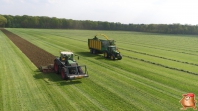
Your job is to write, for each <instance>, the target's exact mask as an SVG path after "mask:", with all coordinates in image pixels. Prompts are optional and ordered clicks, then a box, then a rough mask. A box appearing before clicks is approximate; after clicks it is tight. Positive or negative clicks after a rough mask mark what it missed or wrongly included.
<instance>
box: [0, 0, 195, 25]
mask: <svg viewBox="0 0 198 111" xmlns="http://www.w3.org/2000/svg"><path fill="white" fill-rule="evenodd" d="M0 14H3V15H30V16H48V17H57V18H66V19H73V20H92V21H108V22H120V23H124V24H129V23H133V24H152V23H153V24H172V23H180V24H191V25H198V0H0Z"/></svg>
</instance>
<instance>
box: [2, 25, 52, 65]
mask: <svg viewBox="0 0 198 111" xmlns="http://www.w3.org/2000/svg"><path fill="white" fill-rule="evenodd" d="M0 30H1V31H2V32H3V33H4V34H5V35H6V36H7V37H8V38H9V39H10V40H11V41H12V42H13V43H14V44H15V45H16V46H17V47H18V48H19V49H20V50H21V51H22V52H23V53H24V54H25V55H26V56H27V57H28V58H29V59H30V60H31V61H32V63H34V65H35V66H36V67H39V66H41V65H48V64H52V63H53V60H54V58H55V56H54V55H52V54H50V53H48V52H46V51H45V50H43V49H41V48H39V47H37V46H36V45H34V44H32V43H30V42H28V41H27V40H25V39H23V38H21V37H19V36H18V35H16V34H14V33H12V32H10V31H7V30H5V29H0Z"/></svg>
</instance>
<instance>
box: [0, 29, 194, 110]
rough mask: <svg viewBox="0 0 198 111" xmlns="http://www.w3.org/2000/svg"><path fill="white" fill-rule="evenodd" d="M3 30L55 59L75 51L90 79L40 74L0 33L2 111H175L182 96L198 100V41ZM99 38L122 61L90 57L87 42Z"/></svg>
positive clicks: (181, 37) (115, 33)
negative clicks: (106, 40)
mask: <svg viewBox="0 0 198 111" xmlns="http://www.w3.org/2000/svg"><path fill="white" fill-rule="evenodd" d="M7 30H9V31H11V32H13V33H15V34H17V35H19V36H20V37H22V38H24V39H26V40H28V41H29V42H31V43H33V44H35V45H37V46H38V47H40V48H42V49H44V50H46V51H47V52H49V53H51V54H53V55H55V56H58V55H59V51H60V50H71V51H73V52H74V53H76V54H78V55H79V56H80V60H78V63H79V64H81V65H83V64H85V65H87V68H88V72H89V78H85V79H80V80H74V81H72V82H70V81H63V80H61V77H60V76H59V75H56V74H53V73H50V74H43V73H40V72H38V70H37V68H36V66H34V64H32V63H31V61H30V60H29V59H28V58H27V57H26V56H25V55H24V54H23V53H22V52H21V51H20V50H19V49H18V48H17V47H16V46H15V45H14V44H13V43H12V42H11V41H10V40H9V39H8V38H7V37H6V36H5V35H4V34H3V33H2V32H1V31H0V39H1V41H0V52H1V54H0V58H1V59H0V81H1V82H0V86H1V87H0V110H5V111H7V110H34V111H35V110H37V111H39V110H86V111H87V110H90V111H91V110H103V111H105V110H117V111H120V110H130V111H131V110H134V111H141V110H143V111H149V110H150V111H162V110H164V111H176V110H179V109H180V108H181V107H182V106H181V104H180V103H179V101H180V99H181V98H182V94H185V93H188V92H192V93H194V94H195V95H198V89H197V86H198V82H197V80H198V45H197V44H198V36H192V35H165V34H152V33H140V32H127V31H97V30H52V29H15V28H10V29H7ZM98 33H102V34H105V35H107V36H108V37H109V39H114V40H115V41H116V46H117V47H118V48H119V50H120V51H121V54H122V55H123V59H122V60H115V61H112V60H109V59H105V58H104V57H103V55H102V54H100V55H92V54H90V53H89V49H88V44H87V39H88V38H93V37H94V35H96V34H98ZM101 38H102V37H101ZM24 47H25V46H24ZM30 51H31V49H30ZM40 56H42V55H40ZM52 63H53V60H52ZM190 109H191V108H190Z"/></svg>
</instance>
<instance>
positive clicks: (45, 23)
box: [0, 15, 198, 34]
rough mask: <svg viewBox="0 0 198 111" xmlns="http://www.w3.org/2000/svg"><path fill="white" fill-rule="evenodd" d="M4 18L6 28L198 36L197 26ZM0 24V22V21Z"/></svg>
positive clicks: (20, 17)
mask: <svg viewBox="0 0 198 111" xmlns="http://www.w3.org/2000/svg"><path fill="white" fill-rule="evenodd" d="M2 16H3V17H5V18H6V19H7V20H6V23H5V24H4V27H6V28H47V29H48V28H49V29H86V30H120V31H139V32H152V33H168V34H198V25H188V24H185V25H181V24H178V23H175V24H121V23H119V22H116V23H115V22H107V21H91V20H72V19H65V18H56V17H47V16H28V15H23V16H19V15H16V16H12V15H2ZM0 23H1V21H0Z"/></svg>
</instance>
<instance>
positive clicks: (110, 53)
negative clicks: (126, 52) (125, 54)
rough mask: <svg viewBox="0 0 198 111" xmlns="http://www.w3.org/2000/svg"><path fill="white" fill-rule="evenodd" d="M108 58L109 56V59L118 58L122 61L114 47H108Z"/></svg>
mask: <svg viewBox="0 0 198 111" xmlns="http://www.w3.org/2000/svg"><path fill="white" fill-rule="evenodd" d="M107 50H108V56H110V58H111V59H115V58H118V59H119V60H121V59H122V55H121V54H120V52H119V50H118V49H117V48H116V46H114V45H112V46H108V47H107Z"/></svg>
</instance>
